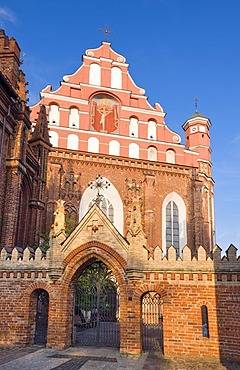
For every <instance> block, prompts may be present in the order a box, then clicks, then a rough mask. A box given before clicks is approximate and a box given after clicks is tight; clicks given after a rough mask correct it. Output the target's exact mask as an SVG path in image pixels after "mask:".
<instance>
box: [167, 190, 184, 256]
mask: <svg viewBox="0 0 240 370" xmlns="http://www.w3.org/2000/svg"><path fill="white" fill-rule="evenodd" d="M186 244H187V220H186V206H185V203H184V201H183V199H182V197H180V195H179V194H177V193H175V192H172V193H169V194H168V195H167V196H166V198H165V199H164V201H163V205H162V248H163V252H164V254H167V249H168V248H169V247H170V245H173V246H174V247H175V248H176V251H177V255H179V256H181V255H182V249H183V247H184V246H185V245H186Z"/></svg>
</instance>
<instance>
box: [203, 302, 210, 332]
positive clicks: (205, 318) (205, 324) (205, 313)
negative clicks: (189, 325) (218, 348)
mask: <svg viewBox="0 0 240 370" xmlns="http://www.w3.org/2000/svg"><path fill="white" fill-rule="evenodd" d="M201 313H202V336H203V337H205V338H209V324H208V309H207V306H202V307H201Z"/></svg>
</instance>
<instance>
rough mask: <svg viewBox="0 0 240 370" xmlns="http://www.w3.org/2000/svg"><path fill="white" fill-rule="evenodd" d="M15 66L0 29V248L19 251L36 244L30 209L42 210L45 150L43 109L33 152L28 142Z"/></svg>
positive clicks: (15, 53) (21, 81) (15, 51)
mask: <svg viewBox="0 0 240 370" xmlns="http://www.w3.org/2000/svg"><path fill="white" fill-rule="evenodd" d="M20 65H21V62H20V48H19V46H18V44H17V42H16V40H15V39H14V38H11V39H9V38H8V36H7V35H5V32H4V31H3V30H0V93H1V99H0V133H1V146H0V189H1V191H0V247H9V248H13V247H14V246H18V247H23V248H24V247H26V245H27V244H30V245H33V243H34V241H35V234H36V233H37V228H38V227H40V226H39V222H40V221H39V220H38V221H37V218H39V216H38V217H36V216H34V211H32V209H34V207H35V206H36V204H37V205H38V206H37V207H38V208H39V207H40V208H41V207H42V203H41V202H42V198H43V197H44V196H43V194H44V190H43V189H44V186H45V185H44V181H45V178H46V170H47V155H48V151H49V148H50V143H49V141H48V136H47V134H46V129H47V123H46V118H45V121H44V118H43V117H44V114H45V111H44V110H42V111H41V114H40V118H39V119H38V121H39V122H38V124H37V126H36V130H37V128H38V127H39V131H38V133H37V131H35V132H34V135H33V136H34V138H33V139H32V144H31V145H32V147H33V150H32V148H31V147H30V145H29V143H28V137H29V133H30V130H31V121H30V119H29V117H30V109H29V107H28V106H27V101H28V99H27V92H28V91H27V90H26V85H27V82H26V81H25V75H24V73H23V72H22V71H21V70H20V69H19V67H20ZM40 121H41V122H45V125H44V124H41V123H40ZM40 126H41V128H40ZM37 147H38V148H37ZM35 149H36V150H35ZM34 150H35V152H34ZM36 189H38V190H36ZM32 199H34V200H35V202H33V203H34V206H33V204H32Z"/></svg>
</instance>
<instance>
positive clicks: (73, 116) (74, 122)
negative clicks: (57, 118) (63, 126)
mask: <svg viewBox="0 0 240 370" xmlns="http://www.w3.org/2000/svg"><path fill="white" fill-rule="evenodd" d="M69 127H72V128H79V111H78V109H77V108H71V109H70V112H69Z"/></svg>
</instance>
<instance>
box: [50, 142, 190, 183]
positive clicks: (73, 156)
mask: <svg viewBox="0 0 240 370" xmlns="http://www.w3.org/2000/svg"><path fill="white" fill-rule="evenodd" d="M49 159H50V160H51V161H52V160H54V161H58V162H60V163H64V162H65V161H67V162H68V163H70V162H73V161H74V162H76V163H78V162H84V163H85V164H90V165H94V166H97V165H104V166H112V168H115V167H128V168H129V169H134V170H138V169H141V170H145V171H147V172H148V173H154V172H163V173H172V174H176V175H182V176H191V172H192V167H188V166H183V165H177V164H166V163H160V162H150V161H148V160H142V159H132V158H126V157H116V158H115V157H113V156H109V155H104V154H94V153H88V152H80V151H78V152H76V151H67V150H64V149H62V150H61V149H54V148H53V149H52V151H51V153H50V154H49Z"/></svg>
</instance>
